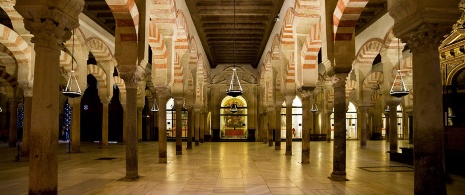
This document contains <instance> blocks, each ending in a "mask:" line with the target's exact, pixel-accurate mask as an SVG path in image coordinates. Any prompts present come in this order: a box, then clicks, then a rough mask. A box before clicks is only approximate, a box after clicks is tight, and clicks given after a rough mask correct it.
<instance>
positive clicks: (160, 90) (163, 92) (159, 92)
mask: <svg viewBox="0 0 465 195" xmlns="http://www.w3.org/2000/svg"><path fill="white" fill-rule="evenodd" d="M155 91H156V96H157V98H166V99H168V98H170V97H171V90H170V89H169V88H168V87H155Z"/></svg>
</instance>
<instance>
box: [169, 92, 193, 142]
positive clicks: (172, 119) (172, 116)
mask: <svg viewBox="0 0 465 195" xmlns="http://www.w3.org/2000/svg"><path fill="white" fill-rule="evenodd" d="M187 119H188V112H187V108H185V107H184V106H183V107H182V114H181V122H182V130H181V132H182V135H181V137H182V138H187V122H188V121H187ZM166 137H167V138H168V139H170V138H175V137H176V108H175V106H174V99H173V98H171V99H169V100H168V102H167V103H166Z"/></svg>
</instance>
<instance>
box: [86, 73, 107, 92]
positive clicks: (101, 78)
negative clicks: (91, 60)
mask: <svg viewBox="0 0 465 195" xmlns="http://www.w3.org/2000/svg"><path fill="white" fill-rule="evenodd" d="M87 74H91V75H93V76H94V77H95V79H97V82H98V93H99V96H100V98H106V95H107V94H106V93H107V91H108V89H107V88H108V86H107V74H106V73H105V71H103V69H102V68H100V67H99V66H97V65H87Z"/></svg>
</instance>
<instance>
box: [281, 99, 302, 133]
mask: <svg viewBox="0 0 465 195" xmlns="http://www.w3.org/2000/svg"><path fill="white" fill-rule="evenodd" d="M292 129H293V131H292V138H302V101H301V100H300V98H299V97H297V96H296V97H295V98H294V100H293V101H292ZM281 139H286V102H283V104H282V107H281Z"/></svg>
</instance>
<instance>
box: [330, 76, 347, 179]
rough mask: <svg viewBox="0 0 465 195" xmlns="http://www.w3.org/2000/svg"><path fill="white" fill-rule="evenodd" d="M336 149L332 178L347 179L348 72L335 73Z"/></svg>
mask: <svg viewBox="0 0 465 195" xmlns="http://www.w3.org/2000/svg"><path fill="white" fill-rule="evenodd" d="M334 77H335V81H334V83H333V87H334V142H333V143H334V150H333V172H332V173H331V177H330V179H331V180H333V181H346V180H347V179H346V109H347V106H346V94H345V86H346V78H347V73H336V74H335V75H334Z"/></svg>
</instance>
